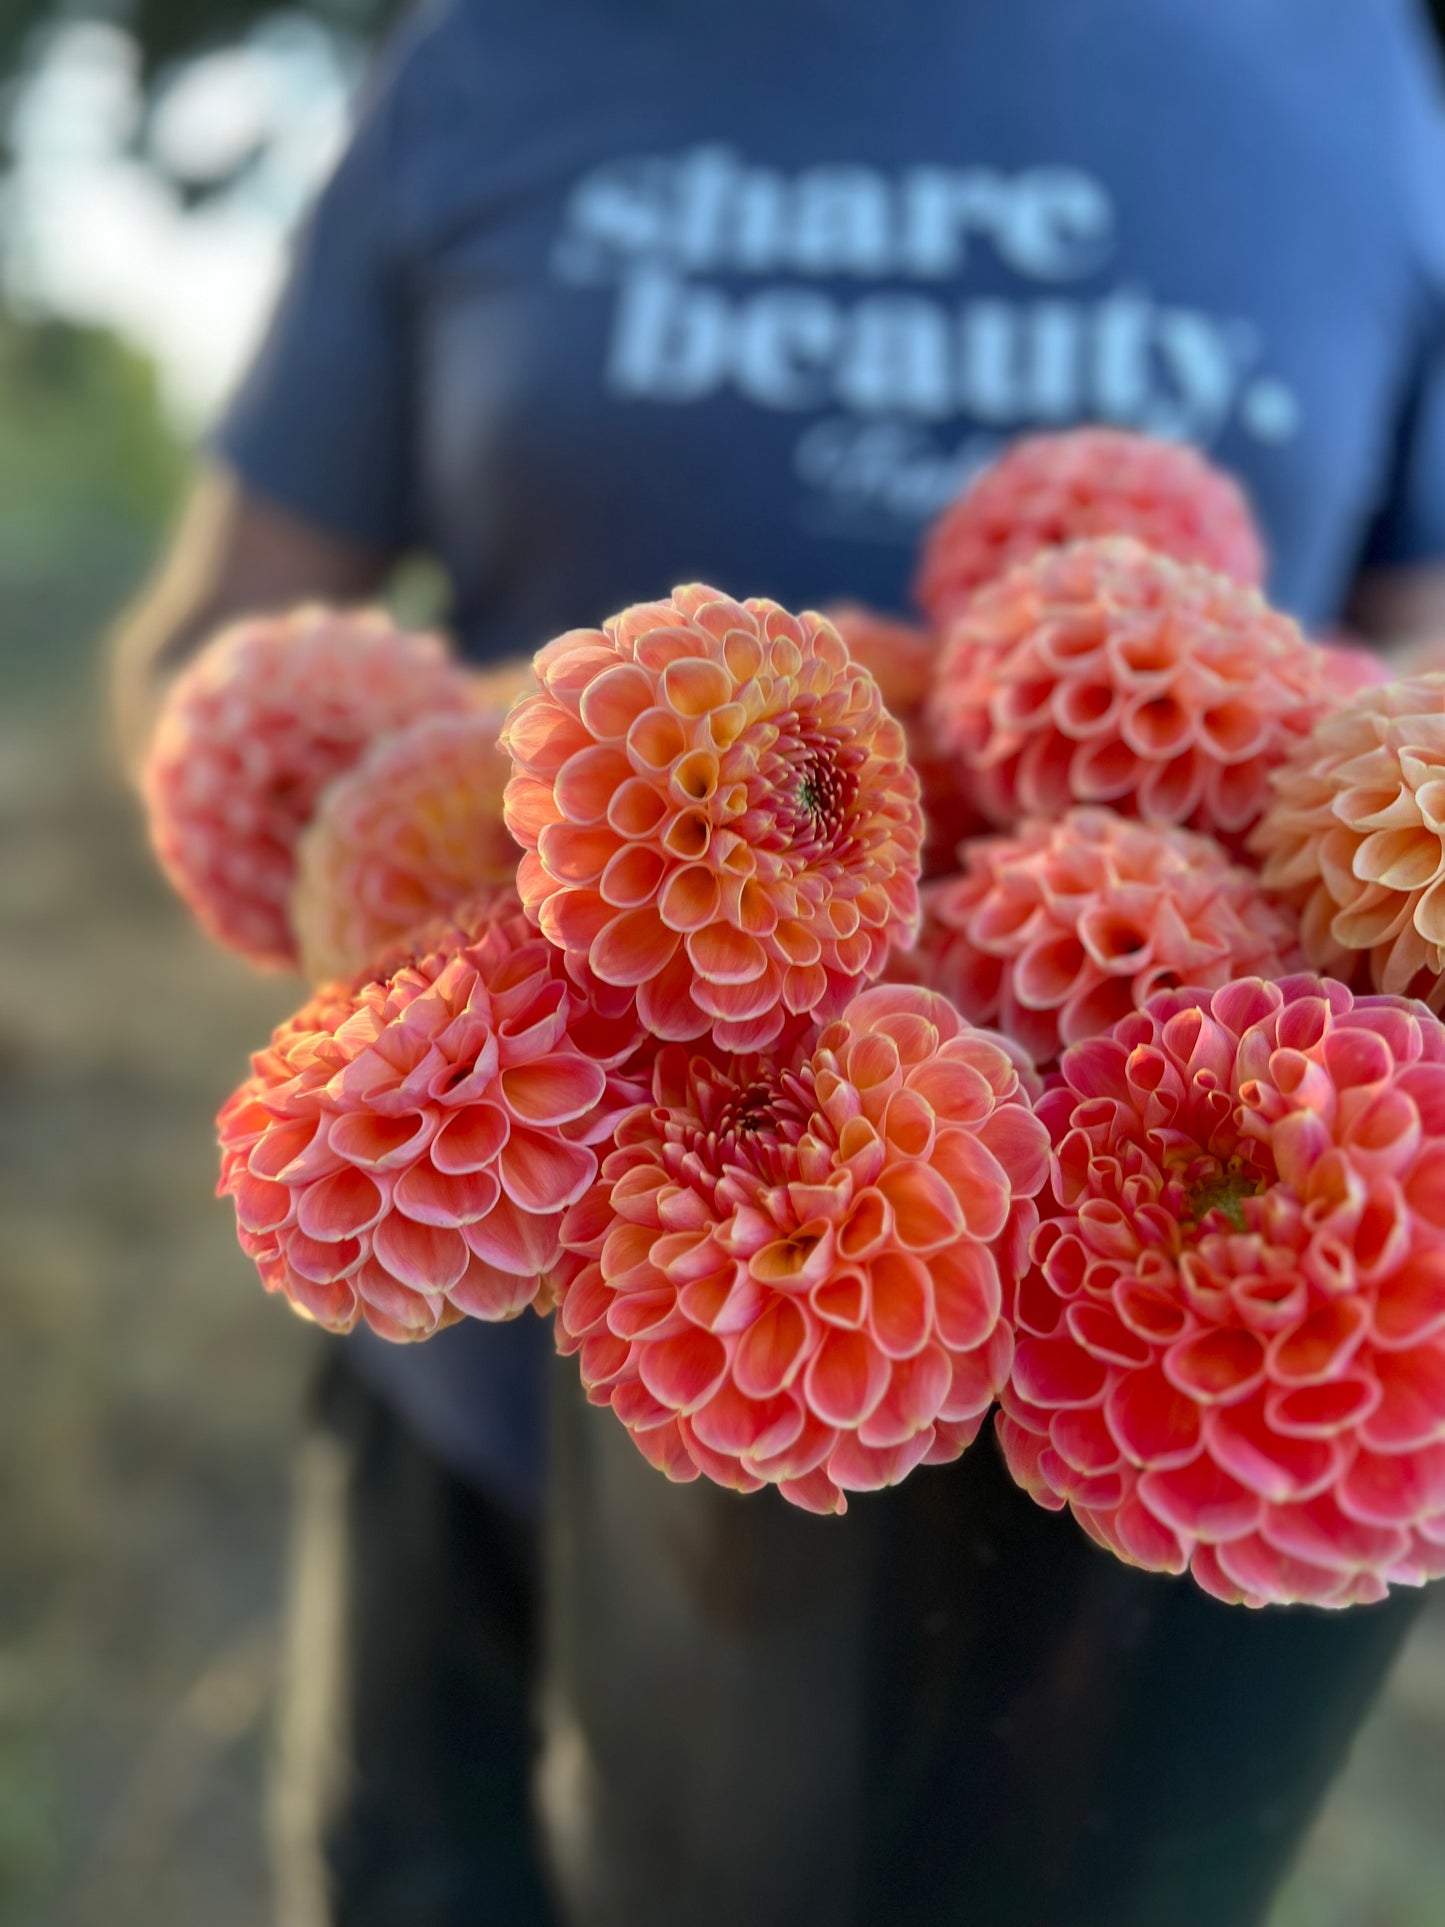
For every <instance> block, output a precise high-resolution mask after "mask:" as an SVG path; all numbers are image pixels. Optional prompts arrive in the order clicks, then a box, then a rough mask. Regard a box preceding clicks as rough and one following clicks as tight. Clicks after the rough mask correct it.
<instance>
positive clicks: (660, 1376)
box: [637, 1330, 728, 1413]
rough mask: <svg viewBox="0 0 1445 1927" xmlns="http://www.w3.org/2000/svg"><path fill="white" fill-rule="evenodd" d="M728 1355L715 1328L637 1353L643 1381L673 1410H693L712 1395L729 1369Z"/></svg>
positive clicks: (643, 1348)
mask: <svg viewBox="0 0 1445 1927" xmlns="http://www.w3.org/2000/svg"><path fill="white" fill-rule="evenodd" d="M727 1364H728V1357H727V1352H726V1351H725V1350H724V1348H723V1346H722V1344H721V1343H720V1342H719V1340H718V1339H716V1338H714V1337H713V1335H712V1333H711V1332H704V1331H698V1330H692V1331H688V1332H681V1333H679V1334H678V1335H677V1336H675V1337H672V1338H664V1339H661V1340H659V1341H658V1342H657V1343H656V1344H649V1345H643V1346H641V1347H640V1348H639V1350H638V1353H637V1368H638V1371H639V1372H640V1374H641V1377H642V1382H643V1384H644V1385H645V1386H646V1387H647V1389H648V1391H649V1392H651V1393H652V1395H653V1397H654V1398H655V1399H657V1400H659V1401H660V1403H662V1404H663V1405H666V1406H667V1407H668V1409H669V1410H670V1411H674V1412H684V1413H686V1412H691V1411H694V1410H696V1408H697V1407H698V1406H700V1405H701V1404H703V1403H704V1402H705V1401H706V1400H707V1399H709V1398H711V1397H712V1396H713V1395H714V1393H715V1392H716V1391H717V1389H718V1387H719V1386H720V1385H721V1383H722V1381H723V1378H724V1376H725V1375H726V1372H727Z"/></svg>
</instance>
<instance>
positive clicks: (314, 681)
mask: <svg viewBox="0 0 1445 1927" xmlns="http://www.w3.org/2000/svg"><path fill="white" fill-rule="evenodd" d="M466 700H467V696H466V682H465V678H464V674H463V671H462V670H461V669H460V667H459V666H458V665H457V664H456V663H455V662H453V661H452V659H451V658H450V656H449V655H448V654H447V651H446V647H445V645H444V644H443V643H442V641H441V640H440V638H438V637H436V636H423V635H409V634H406V633H405V632H403V631H401V630H399V629H397V628H396V626H395V625H394V624H393V623H392V621H391V619H390V618H389V617H388V616H387V615H386V614H384V613H383V612H382V611H380V610H348V611H342V610H335V609H323V608H318V607H308V608H304V609H298V610H296V611H295V612H294V613H292V614H290V615H284V616H257V617H253V618H251V619H249V620H248V621H245V622H241V623H237V624H236V625H234V626H233V627H232V628H229V629H226V630H223V631H222V632H221V634H220V635H218V636H216V637H215V638H214V639H213V640H212V641H211V642H210V643H208V644H207V646H206V647H205V648H204V649H203V650H202V651H201V653H200V654H199V655H198V656H197V657H196V659H195V661H194V662H193V663H191V664H190V666H189V667H188V668H187V669H185V670H184V671H183V672H182V673H181V675H180V676H179V677H178V678H177V679H176V681H175V683H174V685H173V686H172V688H171V691H170V694H169V696H168V698H167V700H166V704H165V707H164V708H163V710H162V712H161V716H160V720H159V722H158V723H157V726H156V733H155V736H154V739H153V741H152V743H151V748H150V754H149V757H148V760H147V763H146V768H145V771H144V774H143V776H142V791H143V795H144V798H145V803H146V809H147V812H148V815H149V819H150V832H151V841H152V844H153V846H154V848H155V852H156V855H157V857H158V858H159V859H160V863H161V866H162V868H163V869H164V870H165V872H166V875H167V876H168V877H169V878H170V880H171V882H172V883H173V884H174V885H175V887H176V889H177V890H178V891H179V892H180V894H181V896H182V897H183V898H184V899H185V901H186V902H187V904H189V906H190V908H191V909H192V910H193V911H194V913H195V915H196V917H197V918H198V920H199V921H200V923H201V925H202V926H203V927H204V929H205V930H206V931H207V932H208V933H209V934H210V935H211V936H213V937H214V938H216V939H217V941H218V942H220V943H224V944H226V945H228V946H229V947H230V948H231V949H233V950H238V951H240V952H241V954H242V955H243V956H245V957H249V958H250V959H251V961H252V962H253V963H257V964H263V965H269V966H277V967H285V966H288V965H293V964H294V963H295V962H296V944H295V939H294V937H293V935H292V931H291V926H290V914H289V911H290V901H291V891H292V886H293V884H294V882H295V873H296V843H297V840H298V838H299V837H300V835H301V832H302V831H303V830H304V829H305V827H306V825H307V824H308V823H309V822H310V821H311V818H312V815H313V813H314V811H315V808H316V802H317V798H318V797H319V796H320V794H321V792H322V790H323V789H324V788H325V787H326V785H327V784H328V783H329V782H331V781H332V779H333V778H334V777H337V776H339V775H340V774H341V773H342V772H343V771H345V770H348V769H350V768H351V767H352V765H353V764H354V763H355V762H356V761H357V760H358V758H359V757H360V756H361V755H362V753H363V751H364V750H365V749H366V748H367V746H368V745H369V744H370V743H372V742H374V741H375V740H376V738H377V737H378V736H381V735H384V734H385V733H386V732H387V731H389V730H394V729H401V728H404V727H405V726H406V725H407V724H408V723H411V722H415V721H416V719H417V718H418V717H420V716H426V715H431V714H434V713H435V712H437V711H439V710H448V709H452V710H455V709H460V708H461V707H462V706H463V705H464V704H465V702H466Z"/></svg>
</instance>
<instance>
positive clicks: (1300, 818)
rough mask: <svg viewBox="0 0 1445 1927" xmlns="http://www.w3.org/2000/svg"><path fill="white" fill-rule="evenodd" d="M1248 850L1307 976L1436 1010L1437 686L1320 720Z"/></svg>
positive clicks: (1440, 919)
mask: <svg viewBox="0 0 1445 1927" xmlns="http://www.w3.org/2000/svg"><path fill="white" fill-rule="evenodd" d="M1250 847H1251V848H1252V849H1253V851H1254V852H1255V854H1256V855H1257V856H1258V857H1260V858H1261V859H1262V863H1261V870H1260V874H1261V878H1262V880H1263V881H1264V883H1265V884H1266V885H1267V886H1268V887H1269V888H1270V889H1271V890H1274V891H1276V892H1277V893H1278V894H1279V895H1280V896H1281V897H1283V898H1284V899H1285V900H1286V901H1287V902H1288V903H1290V904H1291V905H1292V906H1293V907H1294V908H1295V909H1296V910H1297V911H1298V912H1299V916H1300V939H1301V942H1302V944H1303V946H1304V953H1305V956H1306V957H1307V958H1308V960H1309V962H1310V963H1311V964H1312V965H1313V966H1314V967H1315V968H1316V969H1317V970H1327V971H1328V972H1329V973H1330V975H1331V976H1334V977H1342V978H1344V979H1345V981H1346V982H1354V983H1356V984H1357V985H1366V984H1373V985H1374V987H1375V988H1376V989H1377V990H1384V991H1389V992H1391V993H1393V994H1400V995H1406V996H1413V997H1423V998H1424V999H1425V1001H1426V1002H1427V1003H1429V1005H1430V1006H1431V1008H1432V1009H1434V1010H1439V1009H1441V1008H1442V1006H1445V675H1430V676H1416V677H1412V678H1410V680H1408V681H1406V682H1395V683H1387V684H1386V685H1385V686H1384V687H1383V688H1377V689H1364V690H1361V691H1360V692H1359V694H1358V695H1356V696H1354V697H1352V698H1351V699H1350V701H1349V702H1348V703H1346V704H1345V705H1344V706H1343V707H1342V708H1340V709H1337V710H1336V711H1335V712H1334V713H1333V714H1332V715H1329V716H1327V717H1326V718H1325V719H1324V721H1323V722H1321V723H1320V724H1319V725H1318V727H1317V728H1316V730H1315V732H1314V735H1313V736H1312V737H1310V738H1309V739H1308V741H1306V742H1304V743H1302V744H1300V746H1299V748H1298V749H1297V750H1296V751H1295V753H1294V755H1293V756H1292V757H1291V758H1290V760H1289V762H1288V763H1287V764H1286V765H1285V766H1284V767H1283V768H1282V769H1280V770H1279V771H1277V772H1276V775H1275V779H1274V798H1273V801H1272V802H1271V803H1270V806H1269V808H1268V810H1266V812H1265V814H1264V817H1263V818H1262V820H1261V822H1260V824H1259V827H1258V829H1257V830H1256V831H1255V833H1254V835H1253V837H1252V838H1251V839H1250Z"/></svg>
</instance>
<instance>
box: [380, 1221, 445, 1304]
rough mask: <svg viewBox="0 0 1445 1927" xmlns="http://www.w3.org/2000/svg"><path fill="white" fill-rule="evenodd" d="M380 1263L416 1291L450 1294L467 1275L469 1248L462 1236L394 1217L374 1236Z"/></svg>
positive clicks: (429, 1225) (430, 1225)
mask: <svg viewBox="0 0 1445 1927" xmlns="http://www.w3.org/2000/svg"><path fill="white" fill-rule="evenodd" d="M371 1248H372V1252H373V1255H374V1256H375V1258H376V1260H377V1262H378V1263H379V1264H382V1265H384V1266H385V1267H386V1269H387V1270H388V1271H389V1272H390V1273H391V1275H392V1277H393V1278H396V1279H398V1280H399V1281H400V1282H401V1283H402V1284H404V1285H407V1286H409V1287H410V1289H411V1290H413V1291H422V1292H440V1293H445V1292H448V1291H450V1290H451V1288H452V1286H453V1285H454V1284H456V1282H457V1280H458V1279H459V1278H460V1277H461V1276H462V1274H463V1273H464V1272H465V1271H466V1268H467V1263H468V1254H467V1247H466V1244H465V1243H464V1241H463V1239H462V1237H461V1234H460V1232H458V1231H454V1230H450V1229H446V1228H444V1227H442V1226H438V1225H432V1224H420V1223H418V1222H416V1221H415V1220H414V1219H411V1218H405V1217H402V1216H401V1215H400V1214H399V1213H392V1214H391V1215H390V1216H388V1217H385V1218H383V1219H382V1220H381V1222H380V1223H379V1224H378V1225H377V1227H376V1229H375V1230H374V1231H373V1232H372V1234H371Z"/></svg>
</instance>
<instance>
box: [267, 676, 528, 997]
mask: <svg viewBox="0 0 1445 1927" xmlns="http://www.w3.org/2000/svg"><path fill="white" fill-rule="evenodd" d="M501 726H502V712H501V711H500V710H497V709H491V710H480V711H477V712H475V713H470V714H462V715H457V716H425V717H423V718H422V719H421V721H420V722H416V723H413V724H412V725H411V727H410V728H409V729H404V730H400V731H398V732H397V733H396V734H395V735H392V736H385V737H383V738H382V739H381V741H380V742H378V743H376V744H374V745H373V746H372V747H371V748H370V749H369V750H368V751H367V752H366V754H365V755H364V756H363V757H362V759H361V761H360V762H359V763H357V764H356V766H355V767H354V768H353V769H351V770H349V771H348V772H347V773H346V774H345V775H344V776H340V777H338V778H337V779H336V781H335V782H334V783H331V784H329V785H328V786H327V788H326V789H325V790H323V792H322V794H321V798H320V801H319V803H318V805H317V809H316V815H315V818H314V820H313V822H312V824H311V826H310V828H309V829H308V830H306V832H305V833H304V835H303V836H302V838H301V841H300V844H299V845H298V848H297V861H296V889H295V894H294V896H293V897H292V903H291V924H292V928H293V929H294V931H295V933H296V940H297V943H298V945H299V948H300V951H301V963H302V967H303V969H304V970H305V971H306V974H307V975H308V976H309V977H310V978H311V980H312V982H313V983H319V982H321V981H322V979H324V978H327V977H350V976H354V975H355V973H356V972H357V971H359V970H362V969H364V968H365V966H366V965H367V964H368V963H370V962H371V960H372V959H373V958H374V957H376V956H377V955H378V954H379V953H380V952H381V951H382V950H383V949H384V948H385V947H386V946H387V945H388V944H391V943H394V942H396V941H397V940H398V939H400V938H404V937H405V936H406V934H407V932H408V931H410V930H415V929H417V928H419V927H420V926H421V925H422V924H424V923H426V922H428V921H429V920H430V919H432V918H434V917H438V916H444V915H446V914H447V913H448V912H449V911H452V910H455V909H456V908H457V906H458V905H459V904H462V903H465V902H467V901H468V900H469V899H471V898H473V897H475V896H476V895H478V893H479V892H482V891H488V890H497V889H503V888H506V887H509V886H510V885H512V884H513V883H514V881H515V878H516V874H517V862H518V859H519V857H520V856H521V851H520V850H519V849H518V848H517V845H516V844H515V843H514V842H513V840H512V838H511V836H510V835H509V834H508V831H507V826H506V824H505V823H504V822H503V821H502V793H503V791H504V790H505V788H506V786H507V779H508V777H509V776H510V775H511V771H512V765H511V761H510V759H509V758H508V757H506V756H505V755H503V753H502V751H501V749H500V748H499V747H498V745H497V735H498V732H499V731H500V729H501Z"/></svg>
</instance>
